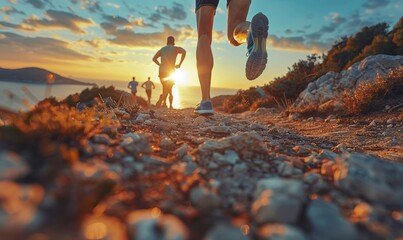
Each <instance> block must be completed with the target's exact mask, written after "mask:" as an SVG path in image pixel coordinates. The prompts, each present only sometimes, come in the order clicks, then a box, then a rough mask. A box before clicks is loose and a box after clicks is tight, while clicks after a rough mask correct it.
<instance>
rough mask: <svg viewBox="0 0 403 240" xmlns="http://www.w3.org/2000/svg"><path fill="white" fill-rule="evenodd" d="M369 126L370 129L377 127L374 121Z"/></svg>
mask: <svg viewBox="0 0 403 240" xmlns="http://www.w3.org/2000/svg"><path fill="white" fill-rule="evenodd" d="M368 126H370V127H375V126H376V121H375V120H372V122H371V123H370V124H369V125H368Z"/></svg>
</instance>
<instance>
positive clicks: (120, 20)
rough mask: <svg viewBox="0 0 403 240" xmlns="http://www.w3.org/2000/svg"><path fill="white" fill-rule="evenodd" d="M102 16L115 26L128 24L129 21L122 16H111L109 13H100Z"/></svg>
mask: <svg viewBox="0 0 403 240" xmlns="http://www.w3.org/2000/svg"><path fill="white" fill-rule="evenodd" d="M102 18H103V19H105V20H107V21H108V22H109V23H111V24H113V25H115V26H130V25H131V23H130V22H129V21H128V20H127V19H126V18H123V17H120V16H111V15H105V14H104V15H102Z"/></svg>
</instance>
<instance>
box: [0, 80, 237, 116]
mask: <svg viewBox="0 0 403 240" xmlns="http://www.w3.org/2000/svg"><path fill="white" fill-rule="evenodd" d="M80 81H82V82H88V83H95V84H96V85H97V86H99V87H102V86H105V87H109V86H114V87H115V89H117V90H122V91H125V92H128V93H130V89H128V88H127V84H128V83H129V81H114V80H91V79H83V80H80ZM153 82H154V85H155V89H154V90H153V92H152V97H151V104H155V103H156V102H157V100H158V98H159V95H160V94H161V93H162V87H161V83H160V81H159V80H158V81H153ZM142 83H143V82H142V81H139V87H138V88H137V96H139V97H142V98H144V99H146V100H147V95H146V92H145V89H143V88H141V87H140V86H141V84H142ZM86 88H92V86H86V85H65V84H53V85H46V84H31V83H16V82H7V81H4V82H0V106H1V107H3V108H7V109H10V110H13V111H27V110H29V109H30V108H32V107H33V106H35V105H36V104H37V103H38V102H39V101H42V100H43V99H45V98H47V97H55V98H56V99H58V100H62V99H64V98H66V97H67V96H69V95H70V94H74V93H80V92H82V91H83V90H84V89H86ZM238 90H239V89H229V88H215V87H212V88H211V96H212V97H216V96H220V95H233V94H235V93H236V92H237V91H238ZM173 95H174V101H173V107H174V108H176V109H183V108H193V107H195V106H196V104H198V103H199V102H200V100H201V91H200V87H199V86H183V85H174V87H173Z"/></svg>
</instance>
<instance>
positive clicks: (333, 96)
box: [295, 54, 403, 108]
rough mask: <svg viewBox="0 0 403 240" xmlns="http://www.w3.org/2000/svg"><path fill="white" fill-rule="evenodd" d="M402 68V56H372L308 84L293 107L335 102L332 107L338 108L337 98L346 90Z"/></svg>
mask: <svg viewBox="0 0 403 240" xmlns="http://www.w3.org/2000/svg"><path fill="white" fill-rule="evenodd" d="M402 66H403V56H399V55H397V56H390V55H382V54H380V55H373V56H369V57H367V58H365V59H364V60H362V61H361V62H357V63H355V64H353V65H352V66H351V67H350V68H348V69H347V70H345V71H342V72H340V73H336V72H328V73H326V74H325V75H323V76H322V77H320V78H318V79H317V80H315V81H313V82H311V83H309V84H308V86H307V87H306V89H305V90H304V91H302V92H301V93H300V95H299V97H298V99H297V100H296V102H295V106H296V107H298V108H300V107H305V106H312V105H313V106H319V105H321V104H324V103H326V102H328V101H331V100H335V101H336V102H334V103H332V104H333V105H334V106H339V105H340V103H339V102H338V100H339V99H338V97H339V96H341V94H343V93H344V92H345V91H346V90H354V89H355V88H356V87H357V86H358V85H359V84H361V83H364V82H374V81H375V80H376V79H377V78H378V77H386V76H387V75H388V74H389V73H390V72H391V71H393V70H395V69H397V68H399V67H402Z"/></svg>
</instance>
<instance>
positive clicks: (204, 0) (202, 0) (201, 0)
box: [196, 0, 231, 11]
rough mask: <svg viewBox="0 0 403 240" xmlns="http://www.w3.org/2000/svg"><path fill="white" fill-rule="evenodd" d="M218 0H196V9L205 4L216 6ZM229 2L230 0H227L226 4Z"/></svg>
mask: <svg viewBox="0 0 403 240" xmlns="http://www.w3.org/2000/svg"><path fill="white" fill-rule="evenodd" d="M219 1H220V0H196V11H197V9H199V8H200V7H201V6H205V5H210V6H213V7H214V8H217V6H218V2H219ZM229 2H231V0H227V6H228V4H229Z"/></svg>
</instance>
